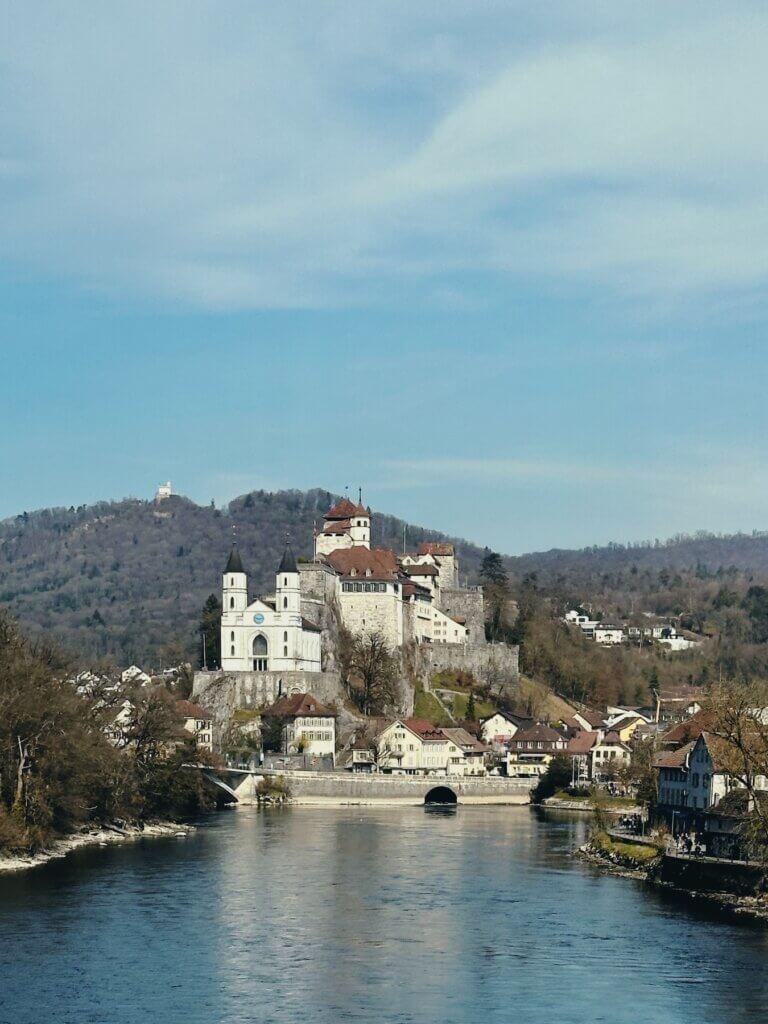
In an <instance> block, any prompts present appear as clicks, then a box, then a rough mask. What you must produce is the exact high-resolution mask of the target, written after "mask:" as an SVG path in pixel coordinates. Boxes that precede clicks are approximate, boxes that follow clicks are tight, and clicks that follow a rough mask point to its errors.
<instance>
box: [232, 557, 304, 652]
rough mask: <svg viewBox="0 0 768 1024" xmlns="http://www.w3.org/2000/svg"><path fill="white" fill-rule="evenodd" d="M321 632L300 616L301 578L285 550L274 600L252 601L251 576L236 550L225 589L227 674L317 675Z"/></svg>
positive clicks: (277, 574)
mask: <svg viewBox="0 0 768 1024" xmlns="http://www.w3.org/2000/svg"><path fill="white" fill-rule="evenodd" d="M320 633H321V630H320V627H319V626H317V625H315V624H314V623H313V622H310V621H309V620H308V619H305V618H304V617H303V616H302V614H301V577H300V574H299V568H298V566H297V564H296V559H295V558H294V555H293V552H292V551H291V549H290V547H286V549H285V553H284V554H283V557H282V560H281V562H280V565H279V566H278V568H277V572H276V573H275V596H274V598H266V599H264V600H262V599H261V598H257V599H256V600H255V601H251V602H249V601H248V577H247V575H246V572H245V569H244V568H243V563H242V559H241V558H240V552H239V551H238V549H237V545H236V544H233V545H232V550H231V552H230V554H229V560H228V562H227V567H226V569H225V570H224V576H223V586H222V615H221V667H222V669H223V670H224V671H225V672H319V671H320Z"/></svg>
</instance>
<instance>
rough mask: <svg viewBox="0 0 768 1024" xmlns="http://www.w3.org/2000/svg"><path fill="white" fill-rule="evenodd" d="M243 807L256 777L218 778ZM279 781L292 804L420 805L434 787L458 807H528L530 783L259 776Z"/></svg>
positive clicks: (363, 776) (231, 774)
mask: <svg viewBox="0 0 768 1024" xmlns="http://www.w3.org/2000/svg"><path fill="white" fill-rule="evenodd" d="M221 774H222V777H225V778H226V781H227V783H228V785H230V786H231V787H232V788H233V789H234V791H235V792H236V793H237V795H238V799H240V800H241V801H242V802H244V803H246V802H248V801H249V799H252V798H253V796H254V794H255V788H256V786H257V785H258V778H259V774H255V775H253V774H251V775H238V774H237V773H235V772H229V773H221ZM263 774H264V775H279V776H280V777H281V778H283V779H285V781H286V782H287V784H288V787H289V789H290V792H291V799H292V800H293V802H294V803H307V804H322V803H327V804H346V803H351V804H403V805H416V804H419V805H420V804H423V803H424V797H425V796H426V795H427V793H428V792H429V791H430V790H431V789H435V788H436V787H437V786H446V787H447V788H448V789H451V790H453V792H454V793H455V794H456V796H457V798H458V802H459V803H460V804H513V805H523V804H528V803H530V800H531V798H530V783H529V782H527V781H525V780H520V779H505V778H495V777H494V778H466V777H463V776H458V775H449V776H405V775H378V774H374V775H366V774H364V773H362V772H360V773H351V772H350V773H348V774H347V773H341V772H264V773H263Z"/></svg>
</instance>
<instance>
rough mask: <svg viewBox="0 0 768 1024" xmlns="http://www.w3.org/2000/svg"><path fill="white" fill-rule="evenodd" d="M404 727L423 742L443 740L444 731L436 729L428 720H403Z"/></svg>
mask: <svg viewBox="0 0 768 1024" xmlns="http://www.w3.org/2000/svg"><path fill="white" fill-rule="evenodd" d="M401 721H402V723H403V725H404V726H405V727H406V728H407V729H410V730H411V732H412V733H415V734H416V735H417V736H418V737H419V738H420V739H422V740H442V739H443V738H444V737H443V732H442V729H436V728H435V726H434V725H432V723H431V722H428V721H427V720H426V718H403V719H402V720H401Z"/></svg>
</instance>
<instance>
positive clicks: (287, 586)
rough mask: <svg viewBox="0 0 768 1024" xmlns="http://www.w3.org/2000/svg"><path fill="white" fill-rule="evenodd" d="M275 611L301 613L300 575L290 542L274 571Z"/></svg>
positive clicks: (292, 613)
mask: <svg viewBox="0 0 768 1024" xmlns="http://www.w3.org/2000/svg"><path fill="white" fill-rule="evenodd" d="M275 597H276V599H277V601H276V605H275V611H277V612H288V613H289V614H291V615H301V577H300V575H299V567H298V566H297V565H296V559H295V557H294V554H293V551H291V546H290V544H287V545H286V548H285V551H284V552H283V557H282V560H281V562H280V565H279V566H278V568H277V572H276V573H275Z"/></svg>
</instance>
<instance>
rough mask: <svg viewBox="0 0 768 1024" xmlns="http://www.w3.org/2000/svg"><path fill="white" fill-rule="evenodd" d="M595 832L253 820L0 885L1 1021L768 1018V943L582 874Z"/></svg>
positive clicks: (565, 827) (226, 819)
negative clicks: (578, 856)
mask: <svg viewBox="0 0 768 1024" xmlns="http://www.w3.org/2000/svg"><path fill="white" fill-rule="evenodd" d="M585 828H586V823H585V822H584V820H583V819H580V818H575V817H574V816H569V815H558V816H552V815H546V816H539V815H537V814H536V813H535V812H532V811H531V810H530V809H528V808H503V807H487V808H480V807H459V808H458V810H457V809H456V808H451V809H445V808H386V809H356V808H346V809H329V808H323V809H311V808H294V809H273V810H269V811H266V812H265V811H258V810H256V809H248V808H240V809H237V810H233V811H228V812H223V813H221V814H220V815H218V816H216V817H214V818H211V819H208V821H207V822H206V823H205V824H204V825H203V826H202V827H201V828H200V829H199V830H198V832H197V833H196V834H195V835H194V837H192V838H191V839H189V840H185V841H175V840H169V841H166V840H148V841H145V842H142V843H140V844H137V845H135V846H130V847H123V848H109V849H106V850H102V849H99V850H94V851H84V852H81V853H80V854H77V855H76V856H74V857H72V858H69V859H68V860H66V861H60V862H57V863H56V864H53V865H51V866H50V867H48V868H45V869H42V870H39V871H36V872H30V873H27V874H25V875H20V876H16V877H15V878H9V877H5V878H0V1021H4V1020H9V1021H13V1022H14V1024H38V1022H39V1021H42V1020H46V1019H49V1020H53V1021H56V1022H57V1024H60V1022H61V1024H66V1022H69V1021H72V1022H75V1021H77V1024H82V1022H84V1021H110V1022H114V1024H129V1022H130V1024H133V1022H138V1021H142V1022H143V1021H153V1022H154V1021H160V1022H161V1024H177V1022H179V1024H181V1022H184V1024H196V1022H198V1021H199V1022H201V1024H202V1022H205V1024H218V1022H228V1024H229V1022H233V1024H235V1022H246V1021H247V1022H250V1021H271V1022H289V1021H290V1022H294V1021H298V1020H303V1019H309V1020H312V1021H319V1022H329V1024H330V1022H337V1021H372V1020H376V1021H388V1022H389V1021H397V1022H416V1021H418V1022H420V1024H431V1022H432V1021H441V1022H442V1021H444V1022H449V1024H450V1022H453V1021H456V1022H458V1021H461V1022H467V1021H476V1020H484V1021H494V1022H495V1021H505V1022H506V1021H508V1020H509V1019H510V1018H517V1017H520V1018H522V1019H524V1020H525V1021H526V1024H528V1022H530V1024H539V1022H544V1021H547V1022H548V1024H549V1022H550V1021H552V1020H553V1019H555V1020H557V1021H558V1022H560V1024H570V1022H572V1024H577V1022H578V1024H584V1022H586V1021H601V1020H605V1021H612V1022H616V1024H630V1022H632V1024H635V1022H636V1021H638V1020H643V1021H647V1022H649V1024H662V1022H663V1024H688V1022H691V1024H693V1022H696V1024H709V1022H718V1024H721V1022H723V1024H741V1022H743V1021H748V1020H749V1021H754V1020H760V1019H766V1018H767V1017H768V987H767V982H766V979H765V978H764V977H763V971H762V967H763V963H764V958H765V954H766V933H765V932H764V931H763V930H759V929H755V928H747V927H743V926H737V925H734V924H733V923H730V922H728V921H725V920H724V919H723V918H722V916H721V915H717V914H713V912H712V911H711V910H709V909H707V908H705V907H703V906H693V907H691V906H690V905H688V904H680V903H678V902H674V901H671V900H670V899H669V898H667V897H663V896H659V895H655V894H653V893H652V892H649V891H647V889H646V888H645V887H644V886H643V885H642V884H639V883H635V882H631V881H628V880H625V879H617V878H613V877H611V876H606V875H603V874H600V873H598V872H593V871H591V870H589V869H587V868H585V867H584V866H583V865H581V864H580V863H579V862H577V861H574V860H573V859H572V858H570V857H569V855H568V854H569V851H570V849H571V848H572V846H573V844H574V843H575V842H576V841H577V840H578V839H579V838H580V837H581V836H582V835H583V832H584V829H585ZM745 972H749V974H748V977H749V984H748V985H744V982H743V979H744V978H745V977H747V975H746V974H745Z"/></svg>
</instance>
